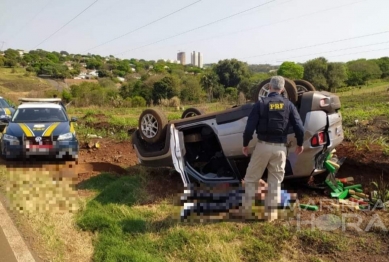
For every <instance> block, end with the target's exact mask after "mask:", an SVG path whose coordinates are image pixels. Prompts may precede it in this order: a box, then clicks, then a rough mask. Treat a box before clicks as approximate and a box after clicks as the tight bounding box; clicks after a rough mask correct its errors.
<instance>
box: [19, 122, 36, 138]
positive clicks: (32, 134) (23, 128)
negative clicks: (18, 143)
mask: <svg viewBox="0 0 389 262" xmlns="http://www.w3.org/2000/svg"><path fill="white" fill-rule="evenodd" d="M19 126H20V128H21V129H22V130H23V132H24V134H25V135H26V136H29V137H33V136H35V135H34V132H32V131H31V129H30V128H29V127H28V126H27V125H26V124H19Z"/></svg>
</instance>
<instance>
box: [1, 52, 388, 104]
mask: <svg viewBox="0 0 389 262" xmlns="http://www.w3.org/2000/svg"><path fill="white" fill-rule="evenodd" d="M19 51H20V50H14V49H7V50H5V51H4V56H1V55H0V67H9V68H12V70H16V68H17V67H23V68H25V70H26V74H27V75H28V74H37V75H48V76H50V77H52V78H54V79H65V78H73V77H75V76H78V75H79V74H80V73H81V72H84V71H86V70H96V71H97V73H98V77H96V78H97V79H98V80H99V81H98V83H82V84H80V85H71V86H70V89H69V90H65V91H63V92H62V97H63V98H64V100H66V101H68V102H69V101H70V100H73V101H74V103H75V104H76V106H78V107H80V106H89V105H91V104H95V105H111V106H115V107H123V106H126V107H139V106H145V105H148V106H152V105H157V104H158V105H160V104H161V103H162V101H163V100H169V101H170V100H171V99H173V98H174V100H175V106H180V104H181V103H184V104H192V103H200V102H206V101H208V102H211V101H228V102H230V103H239V102H240V101H241V100H243V102H245V100H246V99H251V98H252V95H253V94H254V93H255V90H256V88H257V86H258V84H259V83H260V82H261V81H263V80H265V79H267V78H269V77H270V76H272V75H275V74H278V75H282V76H285V77H288V78H290V79H292V80H295V79H305V80H308V81H310V82H311V83H312V84H313V85H314V86H315V87H316V88H317V89H318V90H327V91H336V90H337V89H339V88H342V87H348V86H363V85H369V84H370V82H371V81H374V80H383V79H387V78H388V77H389V57H381V58H379V59H356V60H353V61H348V62H347V63H334V62H329V61H328V60H327V59H326V58H325V57H318V58H315V59H311V60H309V61H306V62H305V63H303V64H297V63H294V62H292V61H285V62H283V63H282V64H281V65H280V66H279V67H274V66H270V65H248V64H247V63H245V62H242V61H239V60H237V59H224V60H220V61H218V62H217V63H215V64H212V65H209V66H207V67H206V68H198V67H194V66H192V65H182V64H177V63H172V62H171V61H164V60H158V61H153V60H151V61H146V60H143V59H134V58H131V59H119V58H116V57H114V56H112V55H111V56H107V57H102V56H100V55H94V54H88V55H81V54H69V53H68V52H66V51H61V52H55V51H53V52H48V51H45V50H41V49H38V50H31V51H29V52H28V53H24V54H22V55H21V54H20V53H19ZM117 84H118V85H117Z"/></svg>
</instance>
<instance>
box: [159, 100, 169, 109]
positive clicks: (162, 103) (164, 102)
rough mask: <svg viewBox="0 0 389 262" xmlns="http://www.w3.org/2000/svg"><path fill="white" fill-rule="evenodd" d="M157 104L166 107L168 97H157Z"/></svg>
mask: <svg viewBox="0 0 389 262" xmlns="http://www.w3.org/2000/svg"><path fill="white" fill-rule="evenodd" d="M158 104H159V105H161V106H166V107H168V106H169V99H166V98H162V99H159V101H158Z"/></svg>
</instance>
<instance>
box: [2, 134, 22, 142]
mask: <svg viewBox="0 0 389 262" xmlns="http://www.w3.org/2000/svg"><path fill="white" fill-rule="evenodd" d="M3 139H4V140H8V141H19V139H18V138H17V137H16V136H10V135H7V134H4V135H3Z"/></svg>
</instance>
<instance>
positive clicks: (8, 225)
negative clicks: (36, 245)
mask: <svg viewBox="0 0 389 262" xmlns="http://www.w3.org/2000/svg"><path fill="white" fill-rule="evenodd" d="M0 227H1V228H2V229H3V232H4V235H5V237H6V238H7V241H8V244H9V245H10V247H11V249H12V251H13V253H14V255H15V257H16V260H17V261H18V262H35V259H34V257H33V256H32V254H31V252H30V250H29V249H28V247H27V245H26V243H24V240H23V238H22V236H21V235H20V234H19V231H18V230H17V229H16V227H15V226H14V224H13V222H12V220H11V218H10V217H9V216H8V213H7V211H6V210H5V208H4V206H3V204H2V203H1V202H0Z"/></svg>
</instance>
